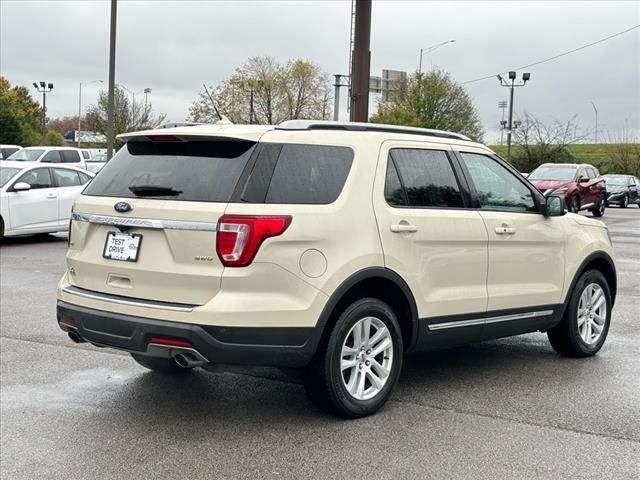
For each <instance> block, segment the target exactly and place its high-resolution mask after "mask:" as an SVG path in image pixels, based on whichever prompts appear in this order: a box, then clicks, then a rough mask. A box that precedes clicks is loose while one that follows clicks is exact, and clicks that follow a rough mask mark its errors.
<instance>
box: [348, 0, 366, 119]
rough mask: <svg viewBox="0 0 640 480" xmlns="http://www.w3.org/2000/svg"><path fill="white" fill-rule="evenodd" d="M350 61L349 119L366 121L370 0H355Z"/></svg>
mask: <svg viewBox="0 0 640 480" xmlns="http://www.w3.org/2000/svg"><path fill="white" fill-rule="evenodd" d="M351 62H352V63H351V99H350V101H351V121H353V122H367V121H368V120H369V73H370V67H371V0H355V22H354V29H353V58H352V60H351Z"/></svg>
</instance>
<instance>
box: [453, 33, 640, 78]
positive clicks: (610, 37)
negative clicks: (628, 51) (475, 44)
mask: <svg viewBox="0 0 640 480" xmlns="http://www.w3.org/2000/svg"><path fill="white" fill-rule="evenodd" d="M636 28H640V24H638V25H635V26H633V27H631V28H627V29H626V30H623V31H621V32H618V33H614V34H613V35H609V36H608V37H605V38H601V39H600V40H597V41H595V42H592V43H589V44H587V45H583V46H581V47H578V48H574V49H573V50H569V51H567V52H564V53H560V54H558V55H554V56H553V57H549V58H545V59H544V60H540V61H538V62H534V63H530V64H528V65H523V66H522V67H518V68H511V69H508V70H503V71H502V72H499V73H494V74H493V75H487V76H486V77H481V78H476V79H474V80H467V81H466V82H462V83H461V85H466V84H468V83H474V82H479V81H481V80H488V79H489V78H496V75H499V74H502V73H507V71H509V70H521V69H523V68H529V67H533V66H535V65H540V64H541V63H546V62H550V61H551V60H555V59H556V58H560V57H564V56H565V55H569V54H571V53H575V52H578V51H580V50H584V49H585V48H589V47H593V46H594V45H597V44H599V43H602V42H606V41H607V40H611V39H612V38H615V37H619V36H620V35H624V34H625V33H627V32H630V31H631V30H635V29H636Z"/></svg>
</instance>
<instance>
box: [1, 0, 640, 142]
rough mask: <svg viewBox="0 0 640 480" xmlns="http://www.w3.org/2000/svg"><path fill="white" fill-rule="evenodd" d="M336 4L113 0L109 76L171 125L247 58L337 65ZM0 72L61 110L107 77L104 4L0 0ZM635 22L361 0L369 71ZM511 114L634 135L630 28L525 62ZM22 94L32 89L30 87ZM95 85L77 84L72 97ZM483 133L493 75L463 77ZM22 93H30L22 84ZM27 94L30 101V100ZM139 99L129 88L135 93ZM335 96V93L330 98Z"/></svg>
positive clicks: (477, 69) (493, 53) (341, 54)
mask: <svg viewBox="0 0 640 480" xmlns="http://www.w3.org/2000/svg"><path fill="white" fill-rule="evenodd" d="M350 6H351V2H350V1H339V0H335V1H324V2H320V1H318V2H315V1H281V2H275V1H260V2H250V1H236V2H221V1H204V0H201V1H177V0H173V1H167V0H165V1H152V0H147V1H129V0H120V1H119V2H118V31H117V55H116V83H121V84H123V85H125V86H126V87H128V88H129V89H131V90H134V91H141V90H142V89H144V88H145V87H150V88H152V89H153V93H152V94H151V96H150V100H151V101H152V102H153V106H154V109H155V111H156V112H158V113H167V115H168V118H169V119H171V120H184V119H185V118H186V116H187V115H188V109H189V105H190V104H191V102H192V101H193V100H194V99H195V98H196V97H197V94H198V91H199V90H200V88H201V85H202V83H203V82H206V83H207V84H208V85H211V84H214V85H215V84H217V83H218V82H219V81H221V80H222V79H223V78H225V77H226V76H228V75H230V74H231V73H232V72H233V70H234V68H235V67H237V66H238V65H240V64H241V63H242V62H243V61H244V60H246V59H247V58H248V57H250V56H255V55H268V56H272V57H275V58H276V59H278V60H280V61H283V62H284V61H287V60H289V59H292V58H305V59H308V60H311V61H313V62H316V63H318V64H319V65H320V66H321V67H322V68H323V69H324V70H325V71H326V72H327V73H328V74H334V73H347V72H348V58H349V22H350ZM0 22H1V24H0V27H1V28H0V35H1V37H0V49H1V50H0V72H1V73H2V75H4V76H6V77H7V78H8V79H9V81H10V82H11V83H12V84H18V85H26V86H29V85H31V83H32V82H34V81H40V80H45V81H47V82H53V83H54V91H53V93H52V94H51V95H50V96H49V97H48V98H47V106H48V111H49V116H50V117H58V116H65V115H75V114H77V111H78V85H79V82H87V81H91V80H96V79H102V80H104V81H105V85H106V81H107V79H108V54H109V49H108V46H109V2H102V1H96V0H92V1H68V2H62V1H60V2H58V1H53V0H46V1H38V2H36V1H33V2H31V1H26V0H20V1H13V0H2V1H1V2H0ZM637 24H640V2H638V1H628V2H614V1H602V2H597V1H583V2H577V1H571V2H560V1H552V2H516V1H512V2H481V1H475V2H427V1H415V2H400V1H382V0H374V2H373V19H372V40H371V74H372V75H380V74H381V70H382V69H383V68H387V69H395V70H406V71H415V70H416V69H417V66H418V56H419V50H420V48H421V47H429V46H431V45H434V44H437V43H440V42H443V41H446V40H450V39H455V40H456V42H455V43H453V44H449V45H446V46H444V47H442V48H440V49H438V50H437V51H436V52H434V53H433V54H432V55H425V57H424V65H425V66H431V65H434V66H437V67H440V68H442V69H445V70H448V71H449V72H450V73H451V74H452V75H453V77H454V78H455V79H456V80H457V81H460V82H464V81H467V80H471V79H475V78H478V77H482V76H486V75H490V74H494V73H498V72H502V71H506V70H509V69H512V68H516V67H519V66H521V65H526V64H529V63H533V62H535V61H538V60H542V59H544V58H547V57H551V56H554V55H556V54H558V53H562V52H564V51H567V50H571V49H573V48H576V47H579V46H582V45H584V44H588V43H590V42H593V41H596V40H598V39H600V38H603V37H606V36H608V35H611V34H613V33H616V32H618V31H621V30H625V29H627V28H629V27H632V26H634V25H637ZM528 70H529V71H530V72H531V81H530V82H529V84H527V86H526V87H524V88H520V89H518V90H516V98H515V101H514V106H515V111H516V112H517V113H521V112H523V111H524V110H527V111H529V112H530V113H532V114H534V115H536V116H538V117H540V118H541V119H543V120H546V121H550V120H552V119H558V120H561V121H563V120H567V119H569V118H570V117H572V116H573V115H577V116H578V117H579V120H580V124H581V125H582V126H583V127H584V128H585V129H592V128H593V125H594V111H593V107H592V105H591V102H592V101H593V102H595V104H596V106H597V108H598V111H599V124H600V131H601V132H603V133H602V134H601V138H603V137H604V136H605V135H606V134H607V132H608V133H609V134H610V135H613V134H616V132H618V131H620V130H621V129H622V128H623V127H624V126H625V124H626V125H628V127H629V128H630V129H632V130H634V131H635V132H636V133H637V134H640V29H636V30H633V31H632V32H629V33H627V34H625V35H622V36H619V37H616V38H614V39H612V40H609V41H607V42H604V43H602V44H599V45H596V46H593V47H591V48H588V49H585V50H583V51H580V52H577V53H574V54H571V55H568V56H565V57H563V58H560V59H558V60H555V61H552V62H548V63H545V64H543V65H539V66H535V67H532V68H530V69H528ZM31 88H32V90H35V89H33V87H31ZM99 88H101V86H100V85H99V84H94V85H87V86H84V87H83V105H88V104H90V103H93V102H95V100H96V95H97V92H98V89H99ZM466 88H467V90H468V92H469V94H470V95H471V97H472V98H473V100H474V102H475V104H476V106H477V108H478V111H479V114H480V117H481V119H482V122H483V124H484V127H485V129H486V130H487V132H488V135H487V138H486V139H485V140H486V141H487V142H492V141H494V140H495V139H496V138H497V137H499V130H497V128H496V127H497V126H498V122H499V120H500V110H499V109H498V107H497V103H498V101H500V100H503V99H506V98H507V93H508V90H507V89H506V88H501V87H499V86H498V82H497V80H495V79H493V78H492V79H488V80H484V81H481V82H476V83H471V84H468V85H466ZM34 93H35V92H34ZM36 98H38V99H39V97H36ZM138 98H140V99H142V98H144V96H143V94H140V95H139V97H137V98H136V101H138ZM344 103H345V99H344V98H343V105H344Z"/></svg>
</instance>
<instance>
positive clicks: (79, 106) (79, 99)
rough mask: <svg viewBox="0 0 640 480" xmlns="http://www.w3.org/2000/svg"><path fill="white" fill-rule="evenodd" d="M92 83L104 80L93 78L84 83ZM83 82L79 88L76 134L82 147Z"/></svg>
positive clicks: (77, 141)
mask: <svg viewBox="0 0 640 480" xmlns="http://www.w3.org/2000/svg"><path fill="white" fill-rule="evenodd" d="M92 83H104V82H103V81H102V80H93V81H91V82H84V85H91V84H92ZM82 85H83V84H82V82H80V88H79V89H78V132H77V134H76V136H77V137H78V138H76V143H77V144H78V148H80V126H81V122H82Z"/></svg>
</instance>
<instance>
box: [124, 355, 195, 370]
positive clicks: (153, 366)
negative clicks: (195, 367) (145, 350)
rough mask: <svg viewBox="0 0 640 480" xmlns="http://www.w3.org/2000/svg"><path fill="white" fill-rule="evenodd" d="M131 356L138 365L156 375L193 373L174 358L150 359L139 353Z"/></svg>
mask: <svg viewBox="0 0 640 480" xmlns="http://www.w3.org/2000/svg"><path fill="white" fill-rule="evenodd" d="M131 356H132V357H133V359H134V360H135V361H136V362H138V364H140V365H142V366H143V367H144V368H148V369H149V370H151V371H153V372H156V373H162V374H164V375H184V374H186V373H189V372H190V371H191V368H184V367H181V366H180V365H178V364H177V363H176V362H175V361H174V360H173V359H172V358H157V357H149V356H147V355H140V354H137V353H132V354H131Z"/></svg>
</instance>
